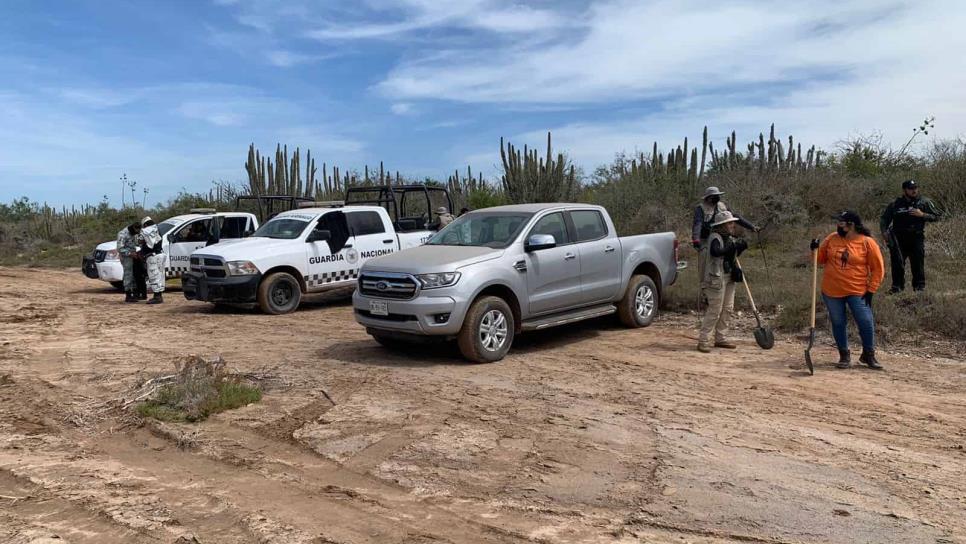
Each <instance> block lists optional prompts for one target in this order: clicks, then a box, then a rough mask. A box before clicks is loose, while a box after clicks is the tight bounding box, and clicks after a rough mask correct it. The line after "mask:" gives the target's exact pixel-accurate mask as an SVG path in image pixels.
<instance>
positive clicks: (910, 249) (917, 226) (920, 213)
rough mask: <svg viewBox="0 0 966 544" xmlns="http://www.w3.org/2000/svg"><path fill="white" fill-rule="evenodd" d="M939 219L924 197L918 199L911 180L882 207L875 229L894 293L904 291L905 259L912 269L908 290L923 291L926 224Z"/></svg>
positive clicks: (937, 211) (914, 185)
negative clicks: (886, 248) (886, 257)
mask: <svg viewBox="0 0 966 544" xmlns="http://www.w3.org/2000/svg"><path fill="white" fill-rule="evenodd" d="M938 220H939V210H938V209H937V208H936V205H935V204H933V202H932V201H931V200H929V199H928V198H925V197H922V196H919V184H918V183H916V180H914V179H908V180H906V181H903V182H902V196H900V197H899V198H897V199H896V200H895V201H894V202H892V203H891V204H889V205H888V206H886V209H885V210H884V211H883V212H882V217H881V218H880V219H879V230H880V231H881V232H882V238H883V239H884V240H885V241H886V245H888V246H889V261H890V263H891V264H892V288H891V289H889V292H890V293H898V292H901V291H902V290H904V289H905V288H906V259H909V266H910V268H911V269H912V288H913V289H914V290H916V291H922V290H923V289H925V288H926V223H932V222H934V221H938Z"/></svg>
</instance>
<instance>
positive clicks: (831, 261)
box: [818, 232, 885, 298]
mask: <svg viewBox="0 0 966 544" xmlns="http://www.w3.org/2000/svg"><path fill="white" fill-rule="evenodd" d="M818 262H819V263H820V264H822V265H824V266H825V271H824V272H823V274H822V292H823V293H825V294H826V295H828V296H830V297H836V298H839V297H847V296H850V295H859V296H862V295H864V294H865V293H866V292H870V293H875V292H876V291H877V290H878V289H879V285H881V284H882V279H883V278H885V266H884V264H883V262H882V252H881V251H879V244H877V243H875V240H873V239H872V238H870V237H868V236H862V235H859V236H858V237H856V238H854V239H852V240H849V239H847V238H845V237H843V236H839V235H838V234H836V233H834V232H833V233H832V234H830V235H828V237H827V238H825V240H824V241H823V242H822V245H820V246H819V247H818Z"/></svg>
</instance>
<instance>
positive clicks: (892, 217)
mask: <svg viewBox="0 0 966 544" xmlns="http://www.w3.org/2000/svg"><path fill="white" fill-rule="evenodd" d="M914 209H916V210H922V213H923V216H922V217H915V216H913V215H912V214H910V213H909V212H911V211H912V210H914ZM939 215H940V213H939V209H938V208H937V207H936V205H935V204H934V203H933V201H932V200H929V199H928V198H924V197H920V198H917V199H915V200H909V199H908V198H906V197H904V196H902V197H899V198H897V199H895V200H894V201H893V202H892V203H890V204H889V205H888V206H886V209H885V210H884V211H883V212H882V217H881V218H879V230H881V231H882V233H883V234H884V233H885V232H886V231H887V230H889V229H890V228H891V229H892V231H893V232H895V233H897V234H910V233H920V232H923V231H924V230H925V229H926V223H932V222H934V221H939Z"/></svg>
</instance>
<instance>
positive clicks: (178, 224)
mask: <svg viewBox="0 0 966 544" xmlns="http://www.w3.org/2000/svg"><path fill="white" fill-rule="evenodd" d="M257 228H258V219H257V218H256V217H255V215H254V214H251V213H245V212H217V211H215V210H213V209H202V208H198V209H192V210H191V213H188V214H185V215H177V216H175V217H169V218H168V219H165V220H164V221H161V222H159V223H158V232H160V233H161V237H162V247H163V248H164V254H165V256H166V257H167V258H166V259H165V262H164V274H165V277H166V278H169V279H170V278H176V277H178V276H180V275H181V274H182V273H183V272H187V271H188V259H189V258H190V256H191V254H192V253H193V252H194V251H195V250H197V249H199V248H203V247H205V246H206V245H207V244H208V243H210V242H213V241H215V238H216V239H217V240H220V241H228V240H236V239H241V238H244V237H245V236H248V235H249V234H251V233H253V232H255V230H256V229H257ZM119 230H120V229H119ZM213 237H215V238H213ZM82 270H83V272H84V275H85V276H87V277H88V278H91V279H99V280H101V281H106V282H108V283H110V284H111V285H113V286H114V287H116V288H117V289H122V288H123V286H124V283H123V281H124V269H123V268H122V267H121V260H120V257H119V255H118V253H117V240H111V241H110V242H104V243H102V244H98V246H97V247H96V248H94V251H93V253H92V254H91V255H87V256H85V257H84V259H83V263H82Z"/></svg>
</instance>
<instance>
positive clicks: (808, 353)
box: [805, 249, 818, 376]
mask: <svg viewBox="0 0 966 544" xmlns="http://www.w3.org/2000/svg"><path fill="white" fill-rule="evenodd" d="M817 288H818V250H817V249H816V250H814V251H812V323H811V325H810V326H809V329H808V347H806V348H805V366H807V367H808V373H809V374H811V375H813V376H814V375H815V366H814V365H812V345H813V344H815V297H816V291H817Z"/></svg>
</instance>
